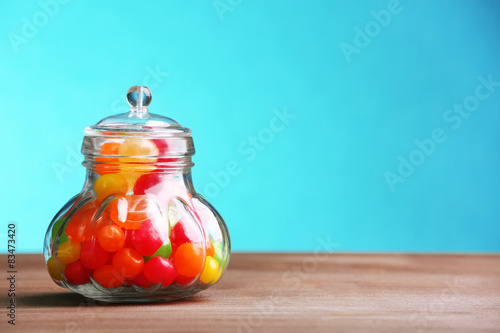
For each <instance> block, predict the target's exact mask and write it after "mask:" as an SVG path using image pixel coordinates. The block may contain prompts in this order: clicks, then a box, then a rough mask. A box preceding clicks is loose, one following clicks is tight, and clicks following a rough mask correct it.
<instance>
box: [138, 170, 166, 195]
mask: <svg viewBox="0 0 500 333" xmlns="http://www.w3.org/2000/svg"><path fill="white" fill-rule="evenodd" d="M163 178H164V176H163V175H162V174H159V173H146V174H144V175H142V176H140V177H139V178H138V179H137V181H136V182H135V185H134V194H146V192H148V193H149V192H151V193H155V192H159V191H160V190H161V188H162V186H161V185H162V184H161V182H162V179H163ZM156 187H159V188H158V189H157V190H156Z"/></svg>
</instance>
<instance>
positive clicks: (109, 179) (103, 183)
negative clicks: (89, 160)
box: [94, 173, 128, 201]
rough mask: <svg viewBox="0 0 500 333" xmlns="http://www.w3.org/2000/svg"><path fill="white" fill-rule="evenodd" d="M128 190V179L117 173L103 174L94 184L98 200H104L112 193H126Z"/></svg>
mask: <svg viewBox="0 0 500 333" xmlns="http://www.w3.org/2000/svg"><path fill="white" fill-rule="evenodd" d="M127 191H128V183H127V180H126V179H125V178H123V177H122V176H121V175H120V174H117V173H112V174H105V175H102V176H101V177H99V178H98V179H97V180H96V182H95V184H94V192H95V193H96V195H97V200H98V201H102V200H104V199H105V198H106V197H108V196H110V195H121V194H123V195H125V194H127Z"/></svg>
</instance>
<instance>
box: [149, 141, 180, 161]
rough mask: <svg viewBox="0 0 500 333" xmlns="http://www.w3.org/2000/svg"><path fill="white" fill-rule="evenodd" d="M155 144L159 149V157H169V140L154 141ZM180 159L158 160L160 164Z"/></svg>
mask: <svg viewBox="0 0 500 333" xmlns="http://www.w3.org/2000/svg"><path fill="white" fill-rule="evenodd" d="M153 142H154V143H155V145H156V147H158V150H159V152H158V155H159V156H165V155H168V151H169V148H168V143H167V140H164V139H153ZM177 160H178V159H177V158H171V157H169V158H159V159H158V161H157V162H158V163H168V162H170V163H171V162H175V161H177Z"/></svg>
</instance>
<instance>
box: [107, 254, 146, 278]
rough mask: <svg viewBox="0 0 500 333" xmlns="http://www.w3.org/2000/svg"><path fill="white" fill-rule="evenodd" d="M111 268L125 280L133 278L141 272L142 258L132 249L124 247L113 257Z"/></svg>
mask: <svg viewBox="0 0 500 333" xmlns="http://www.w3.org/2000/svg"><path fill="white" fill-rule="evenodd" d="M113 267H114V268H115V269H116V270H117V271H118V273H120V274H121V275H123V276H124V277H126V278H133V277H135V276H136V275H139V273H140V272H141V271H142V268H143V267H144V258H143V257H142V256H141V255H140V254H139V253H138V252H137V251H136V250H134V249H132V248H129V247H126V248H124V249H122V250H120V251H118V252H117V253H116V254H115V256H114V257H113Z"/></svg>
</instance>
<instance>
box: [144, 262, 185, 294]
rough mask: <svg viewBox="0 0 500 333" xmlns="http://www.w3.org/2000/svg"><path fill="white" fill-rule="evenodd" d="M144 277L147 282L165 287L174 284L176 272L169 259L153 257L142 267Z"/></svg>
mask: <svg viewBox="0 0 500 333" xmlns="http://www.w3.org/2000/svg"><path fill="white" fill-rule="evenodd" d="M144 276H145V277H146V279H148V280H149V281H151V282H153V283H161V285H162V286H163V287H166V286H169V285H171V284H172V282H174V280H175V277H176V276H177V272H176V269H175V267H174V265H173V264H172V262H171V261H170V260H169V259H165V258H162V257H154V258H153V259H151V260H149V261H148V262H147V263H146V264H145V265H144Z"/></svg>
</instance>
